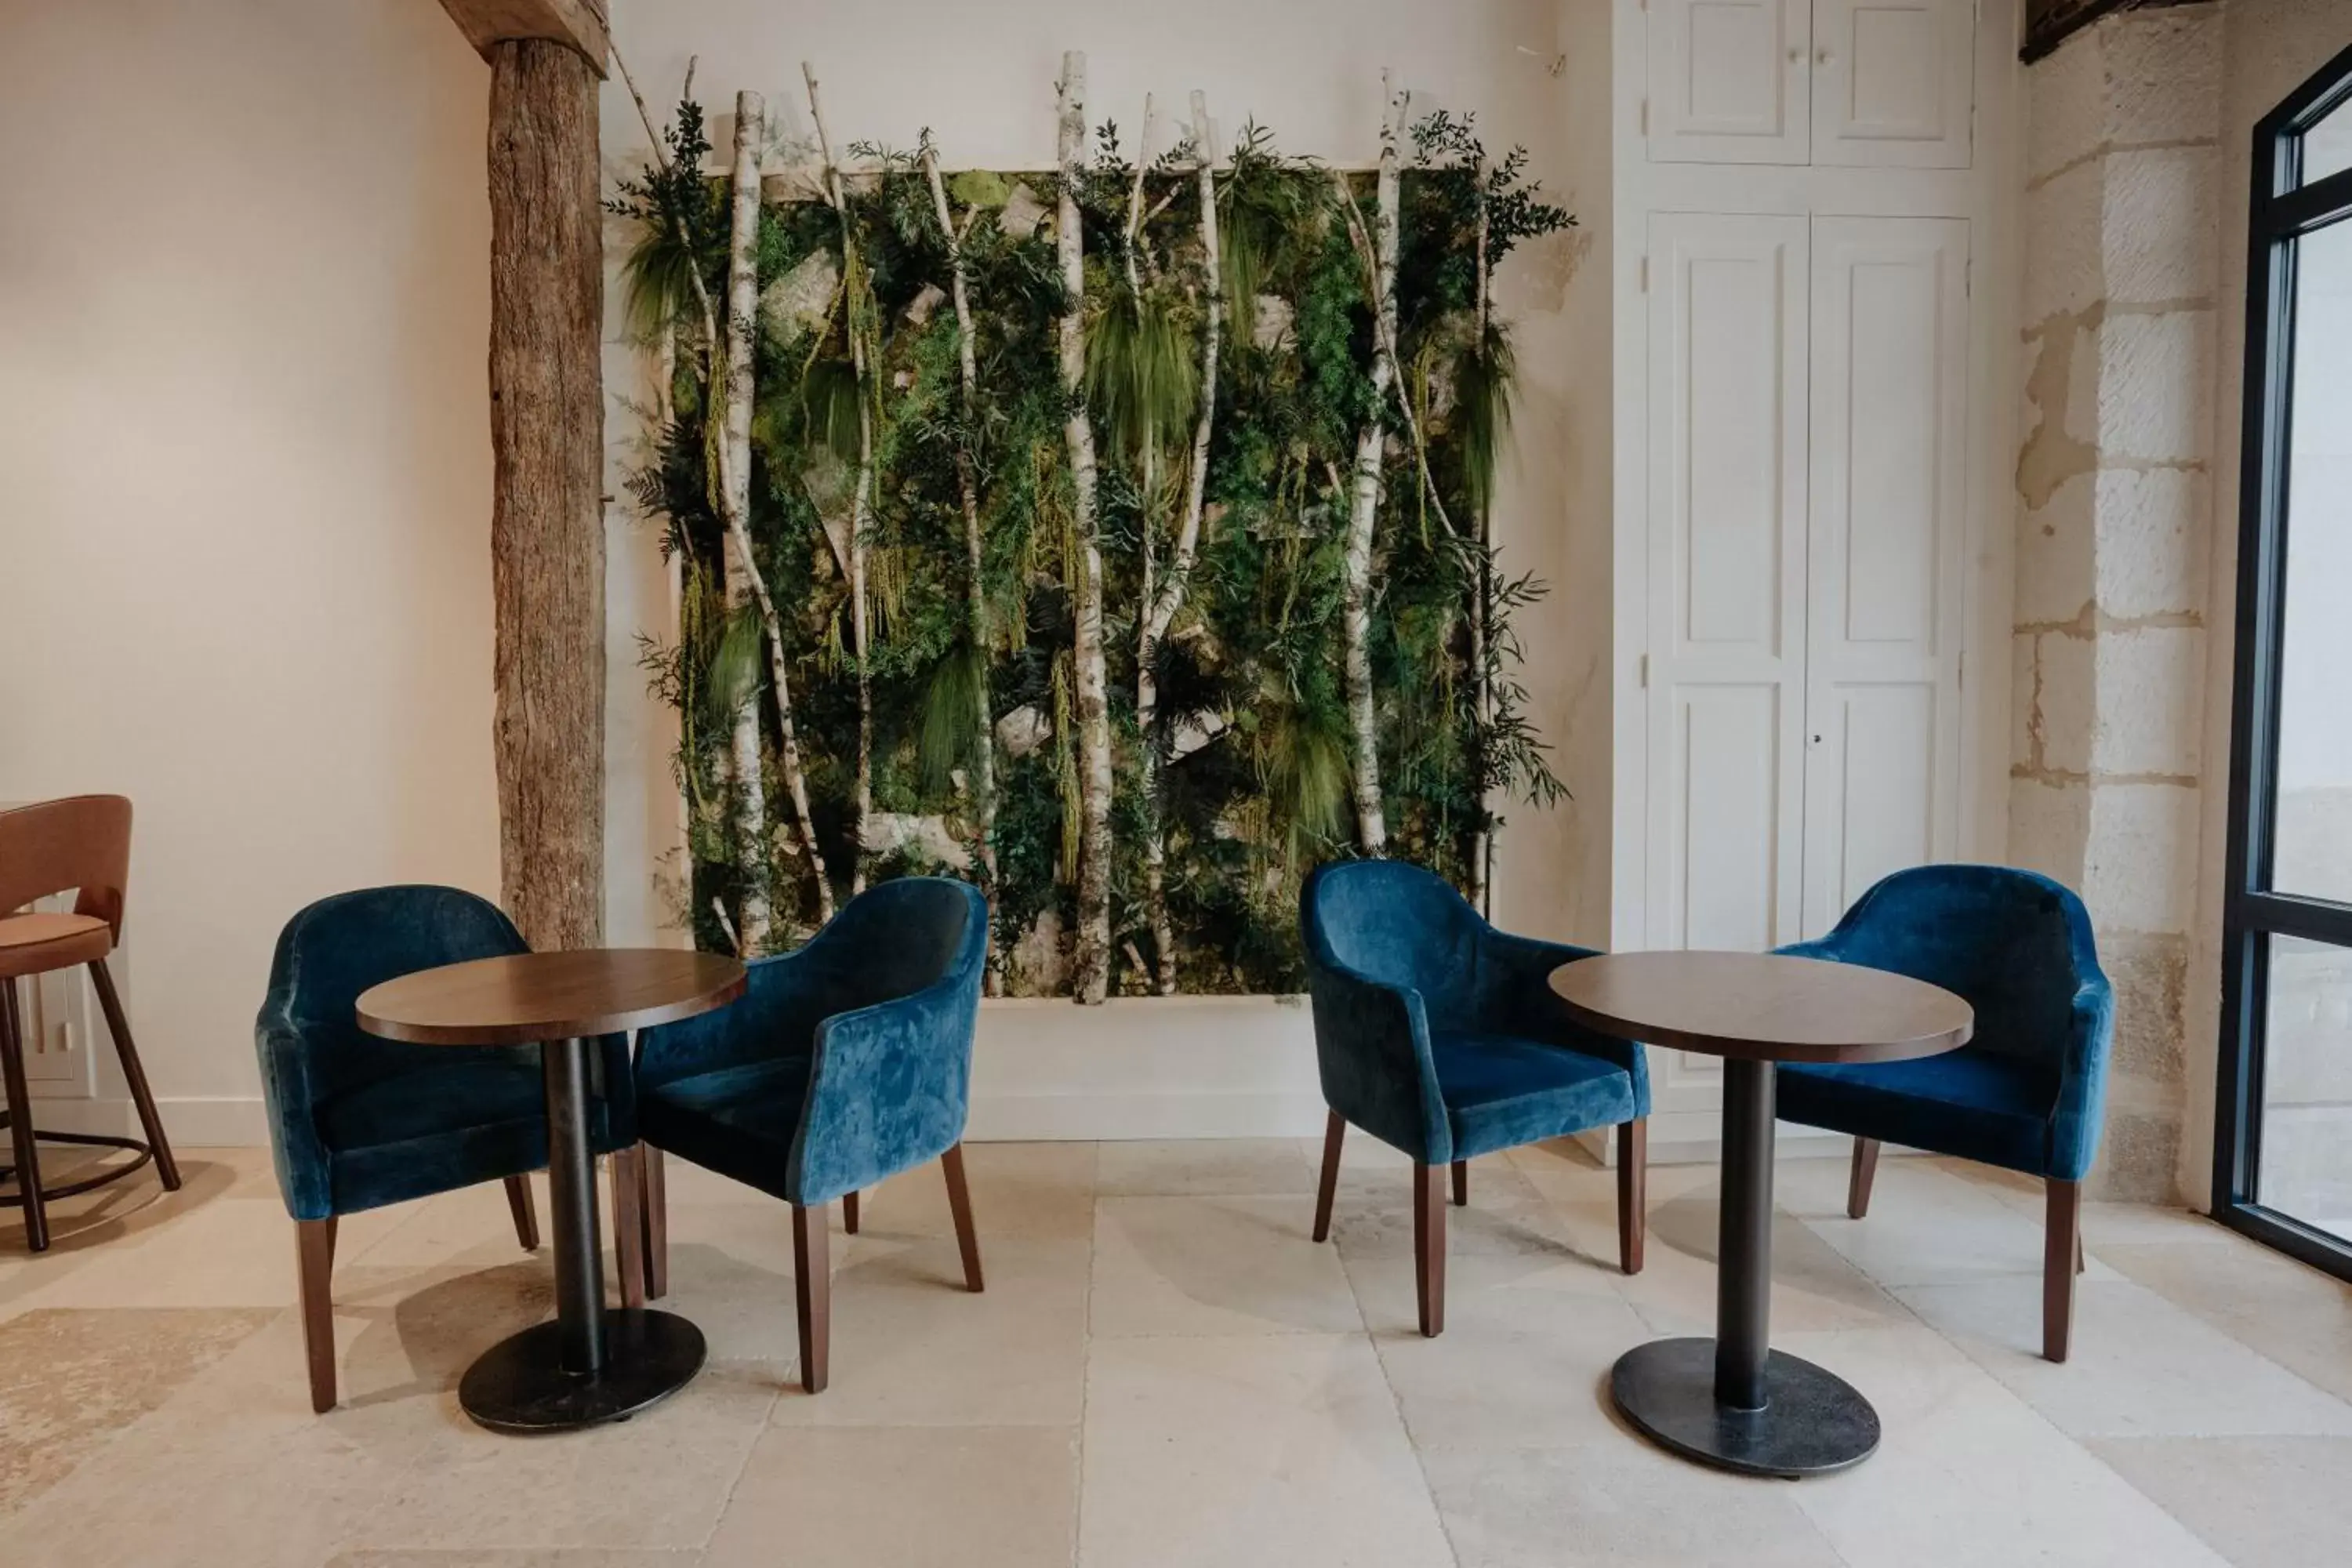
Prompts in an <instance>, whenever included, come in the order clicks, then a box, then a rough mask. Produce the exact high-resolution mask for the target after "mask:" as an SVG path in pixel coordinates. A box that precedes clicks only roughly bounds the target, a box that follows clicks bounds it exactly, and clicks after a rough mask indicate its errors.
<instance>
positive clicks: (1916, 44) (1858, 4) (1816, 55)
mask: <svg viewBox="0 0 2352 1568" xmlns="http://www.w3.org/2000/svg"><path fill="white" fill-rule="evenodd" d="M1812 23H1813V37H1812V51H1813V60H1812V65H1813V68H1812V83H1811V98H1812V121H1813V146H1812V161H1813V162H1814V163H1823V164H1845V165H1863V166H1881V167H1889V166H1891V167H1902V168H1915V169H1964V168H1966V167H1968V164H1969V124H1970V118H1971V111H1972V107H1973V106H1972V104H1971V102H1970V89H1971V84H1972V80H1973V63H1974V57H1975V53H1976V49H1975V32H1976V0H1813V16H1812Z"/></svg>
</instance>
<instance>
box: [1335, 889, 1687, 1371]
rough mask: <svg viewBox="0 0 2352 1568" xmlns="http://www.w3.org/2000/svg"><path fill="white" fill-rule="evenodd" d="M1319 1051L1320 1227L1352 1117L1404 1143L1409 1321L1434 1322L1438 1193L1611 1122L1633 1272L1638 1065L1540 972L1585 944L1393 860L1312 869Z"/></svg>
mask: <svg viewBox="0 0 2352 1568" xmlns="http://www.w3.org/2000/svg"><path fill="white" fill-rule="evenodd" d="M1299 931H1300V936H1301V939H1302V942H1303V945H1304V946H1305V948H1306V952H1307V984H1308V989H1309V991H1310V992H1311V994H1312V999H1313V1003H1314V1009H1315V1052H1316V1060H1317V1063H1318V1067H1319V1068H1320V1069H1321V1074H1322V1079H1323V1099H1324V1101H1325V1103H1327V1104H1328V1106H1329V1107H1330V1111H1331V1115H1330V1121H1329V1123H1328V1127H1327V1129H1326V1131H1325V1133H1324V1139H1323V1174H1322V1182H1321V1184H1320V1185H1319V1186H1318V1190H1317V1194H1316V1200H1315V1239H1316V1240H1317V1241H1322V1240H1325V1239H1326V1238H1328V1237H1329V1235H1330V1233H1331V1201H1332V1196H1333V1194H1334V1193H1335V1191H1336V1190H1337V1187H1338V1183H1339V1147H1340V1142H1341V1140H1342V1139H1343V1138H1344V1137H1345V1136H1346V1132H1347V1128H1348V1126H1349V1123H1351V1122H1352V1123H1353V1124H1354V1125H1356V1126H1358V1127H1360V1128H1361V1129H1363V1130H1364V1131H1367V1132H1369V1133H1370V1134H1371V1135H1372V1136H1373V1137H1375V1138H1378V1139H1379V1140H1381V1142H1384V1143H1388V1144H1391V1145H1392V1146H1393V1147H1395V1148H1397V1149H1399V1150H1402V1152H1405V1153H1407V1154H1409V1155H1411V1156H1412V1160H1413V1163H1414V1171H1413V1205H1412V1212H1413V1255H1414V1258H1415V1260H1416V1265H1417V1268H1416V1273H1417V1277H1418V1285H1419V1292H1420V1316H1421V1331H1422V1332H1423V1334H1429V1335H1434V1334H1437V1333H1439V1332H1441V1331H1444V1326H1445V1205H1444V1198H1443V1194H1441V1193H1440V1191H1439V1188H1438V1184H1437V1183H1438V1173H1439V1172H1440V1171H1442V1170H1444V1169H1445V1168H1446V1167H1447V1166H1449V1165H1450V1166H1452V1168H1453V1175H1454V1203H1455V1204H1456V1205H1461V1204H1465V1203H1467V1202H1468V1201H1469V1185H1468V1180H1469V1177H1468V1171H1469V1166H1468V1162H1469V1161H1470V1160H1471V1159H1472V1158H1473V1157H1474V1156H1475V1155H1479V1154H1486V1153H1491V1152H1494V1151H1496V1150H1499V1149H1509V1148H1513V1147H1516V1146H1517V1145H1518V1144H1521V1143H1532V1142H1537V1141H1538V1140H1539V1139H1544V1138H1556V1137H1559V1136H1561V1135H1562V1134H1565V1133H1570V1132H1582V1131H1587V1130H1589V1129H1591V1128H1595V1127H1611V1126H1613V1127H1615V1128H1616V1129H1617V1130H1618V1145H1617V1147H1618V1165H1617V1239H1618V1249H1619V1264H1620V1266H1621V1267H1622V1268H1623V1269H1624V1271H1625V1272H1626V1273H1628V1274H1633V1273H1638V1272H1640V1270H1641V1268H1642V1241H1643V1215H1642V1184H1643V1162H1644V1159H1645V1146H1646V1139H1645V1137H1644V1133H1645V1131H1646V1129H1647V1126H1648V1122H1647V1121H1646V1118H1647V1117H1648V1116H1649V1113H1650V1078H1649V1069H1648V1068H1647V1066H1646V1064H1645V1063H1644V1061H1643V1052H1642V1047H1640V1046H1638V1045H1635V1044H1633V1043H1631V1042H1629V1041H1623V1040H1612V1039H1608V1038H1606V1037H1602V1036H1600V1035H1596V1034H1593V1033H1592V1032H1591V1031H1590V1030H1588V1029H1586V1028H1584V1027H1582V1026H1580V1025H1578V1024H1577V1023H1575V1022H1573V1021H1572V1020H1571V1019H1570V1017H1569V1016H1568V1014H1567V1011H1566V1009H1565V1008H1564V1007H1562V1006H1561V1005H1560V1004H1559V999H1558V997H1556V996H1555V995H1554V994H1553V993H1552V989H1551V986H1550V984H1549V980H1550V975H1551V973H1552V971H1553V970H1555V969H1557V968H1559V966H1560V965H1561V964H1563V963H1571V962H1573V961H1574V960H1577V959H1580V958H1590V957H1591V956H1592V954H1591V952H1590V951H1589V950H1588V949H1585V948H1580V947H1568V946H1564V945H1561V944H1559V943H1557V942H1537V941H1535V940H1533V939H1532V938H1529V937H1523V936H1513V935H1511V934H1510V933H1508V932H1507V931H1497V930H1496V929H1495V928H1494V927H1493V926H1491V925H1489V924H1487V923H1486V921H1484V920H1482V919H1481V918H1479V915H1478V913H1477V911H1476V910H1473V909H1472V908H1471V907H1470V905H1469V904H1468V903H1467V902H1465V900H1464V899H1463V898H1462V895H1461V894H1459V893H1457V892H1455V891H1454V889H1453V888H1452V887H1451V886H1450V885H1448V884H1447V883H1446V881H1445V880H1444V879H1443V878H1441V877H1438V876H1436V875H1434V874H1433V873H1432V872H1429V871H1425V870H1423V869H1422V868H1420V867H1417V866H1412V865H1407V864H1405V863H1404V862H1402V861H1399V860H1350V861H1342V862H1339V863H1335V864H1332V865H1328V866H1324V867H1321V868H1318V869H1317V870H1316V871H1315V872H1314V873H1313V874H1311V875H1310V876H1309V877H1308V878H1307V885H1306V887H1305V889H1303V890H1302V891H1301V893H1300V895H1299Z"/></svg>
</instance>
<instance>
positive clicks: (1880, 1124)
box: [1779, 1046, 2058, 1175]
mask: <svg viewBox="0 0 2352 1568" xmlns="http://www.w3.org/2000/svg"><path fill="white" fill-rule="evenodd" d="M2057 1101H2058V1075H2057V1072H2056V1069H2055V1068H2053V1067H2050V1066H2045V1065H2044V1064H2042V1063H2041V1062H2037V1061H2033V1060H2031V1059H2028V1058H2022V1057H2017V1056H2010V1055H2004V1054H2001V1053H2000V1052H1998V1051H1993V1050H1986V1049H1980V1048H1979V1047H1974V1046H1963V1047H1961V1048H1960V1049H1958V1050H1957V1051H1947V1052H1945V1053H1944V1054H1943V1055H1941V1056H1934V1057H1921V1058H1916V1060H1912V1061H1905V1062H1876V1063H1871V1064H1867V1065H1833V1064H1813V1063H1790V1065H1788V1066H1785V1067H1783V1068H1781V1069H1780V1107H1779V1109H1780V1114H1781V1115H1782V1116H1784V1117H1787V1118H1788V1119H1789V1120H1790V1121H1801V1122H1804V1123H1806V1124H1807V1125H1809V1126H1813V1127H1826V1128H1828V1129H1829V1130H1831V1131H1833V1132H1850V1133H1852V1134H1853V1135H1854V1136H1855V1137H1857V1138H1876V1139H1882V1140H1884V1141H1885V1142H1890V1143H1900V1144H1903V1145H1905V1146H1906V1147H1907V1148H1912V1149H1926V1150H1928V1151H1931V1152H1935V1153H1938V1154H1951V1155H1955V1156H1957V1157H1958V1158H1960V1159H1963V1160H1977V1161H1980V1162H1982V1163H1985V1164H1988V1165H2000V1166H2001V1167H2003V1168H2005V1169H2008V1170H2011V1171H2023V1172H2026V1173H2029V1174H2032V1175H2046V1174H2048V1173H2050V1155H2051V1151H2050V1126H2051V1112H2052V1111H2053V1109H2054V1108H2055V1107H2056V1105H2057Z"/></svg>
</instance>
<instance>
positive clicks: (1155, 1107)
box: [37, 996, 1323, 1148]
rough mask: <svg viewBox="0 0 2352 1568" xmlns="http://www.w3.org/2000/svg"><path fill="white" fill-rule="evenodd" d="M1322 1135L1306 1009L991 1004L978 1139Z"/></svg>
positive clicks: (1196, 999)
mask: <svg viewBox="0 0 2352 1568" xmlns="http://www.w3.org/2000/svg"><path fill="white" fill-rule="evenodd" d="M37 1104H38V1107H39V1110H38V1121H39V1125H41V1126H42V1127H45V1128H50V1129H54V1130H55V1131H59V1132H104V1133H112V1134H115V1135H117V1136H123V1137H131V1136H136V1135H137V1132H138V1129H139V1119H138V1116H137V1115H136V1113H135V1112H134V1111H133V1110H132V1109H131V1101H130V1100H127V1099H105V1100H81V1099H74V1100H65V1099H59V1100H39V1101H37ZM156 1108H157V1110H160V1111H162V1113H163V1127H164V1130H165V1131H167V1132H169V1133H170V1134H171V1138H172V1141H173V1142H174V1143H177V1144H184V1145H186V1146H187V1147H189V1148H205V1147H216V1146H263V1145H267V1144H268V1142H269V1125H268V1117H267V1116H266V1115H265V1113H264V1111H263V1110H262V1104H261V1098H260V1096H258V1095H245V1096H205V1097H186V1098H181V1099H170V1098H166V1099H163V1100H159V1101H158V1102H157V1107H156ZM1321 1131H1323V1090H1322V1085H1321V1081H1320V1079H1318V1077H1317V1076H1316V1071H1315V1029H1314V1021H1313V1019H1312V1018H1311V1017H1310V1016H1308V1013H1307V1005H1306V1002H1305V999H1304V998H1296V997H1276V996H1173V997H1152V998H1144V997H1118V998H1115V999H1113V1000H1111V1001H1109V1002H1108V1003H1105V1004H1104V1005H1102V1006H1099V1007H1080V1006H1077V1005H1074V1004H1072V1003H1069V1002H1060V1001H1044V1000H1037V1001H1033V1000H1029V999H1026V998H1018V999H1006V1000H1003V1001H991V1002H985V1003H982V1005H981V1011H980V1035H979V1038H978V1040H977V1042H976V1044H975V1045H974V1047H973V1052H972V1085H971V1120H970V1121H969V1122H968V1123H967V1133H966V1135H967V1136H968V1137H970V1138H971V1141H972V1142H1012V1141H1030V1140H1039V1141H1044V1140H1089V1141H1090V1140H1094V1139H1113V1140H1117V1139H1132V1138H1290V1137H1298V1138H1308V1137H1314V1136H1316V1135H1317V1134H1319V1133H1320V1132H1321Z"/></svg>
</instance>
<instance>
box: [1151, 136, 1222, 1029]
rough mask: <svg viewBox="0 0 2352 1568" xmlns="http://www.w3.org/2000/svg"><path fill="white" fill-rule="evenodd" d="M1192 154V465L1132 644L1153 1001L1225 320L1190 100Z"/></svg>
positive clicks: (1166, 931)
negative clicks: (1164, 763)
mask: <svg viewBox="0 0 2352 1568" xmlns="http://www.w3.org/2000/svg"><path fill="white" fill-rule="evenodd" d="M1192 148H1193V153H1194V155H1195V157H1196V158H1197V160H1198V163H1197V165H1196V169H1195V178H1196V179H1197V180H1198V182H1199V186H1200V199H1201V250H1202V260H1203V265H1204V268H1205V269H1206V272H1207V275H1208V282H1207V289H1208V307H1209V308H1208V311H1207V318H1206V321H1205V322H1204V324H1203V326H1202V333H1201V413H1200V417H1199V418H1198V419H1197V420H1195V421H1194V423H1193V426H1192V468H1191V471H1190V472H1189V473H1188V474H1187V475H1186V476H1185V484H1184V513H1183V516H1182V518H1181V520H1180V521H1178V523H1177V525H1176V545H1175V550H1174V552H1172V553H1171V555H1170V557H1169V562H1168V571H1167V574H1166V575H1165V576H1163V577H1161V578H1160V581H1159V584H1158V585H1157V587H1156V588H1155V587H1153V586H1151V585H1150V579H1149V578H1147V579H1146V588H1145V595H1144V598H1145V607H1144V615H1143V629H1142V634H1141V636H1140V637H1138V638H1137V647H1136V675H1135V719H1136V730H1137V731H1138V733H1139V734H1140V735H1141V736H1142V738H1143V790H1144V805H1145V810H1146V813H1147V816H1146V821H1147V824H1148V826H1147V829H1146V833H1147V837H1146V838H1145V840H1144V847H1143V873H1144V896H1145V898H1146V899H1147V900H1148V901H1149V903H1150V916H1151V941H1152V945H1153V947H1154V948H1155V949H1156V950H1157V954H1158V957H1159V961H1160V968H1159V978H1160V994H1161V995H1162V996H1172V995H1174V994H1176V933H1175V929H1174V927H1173V926H1172V924H1171V922H1170V921H1169V918H1168V889H1167V882H1168V827H1167V823H1166V821H1165V819H1164V818H1163V816H1161V813H1160V746H1159V741H1158V737H1157V736H1156V735H1155V734H1154V733H1153V731H1154V729H1155V727H1156V725H1157V722H1158V720H1159V714H1160V677H1159V671H1158V669H1157V668H1156V666H1157V664H1158V660H1159V655H1160V642H1161V640H1162V639H1163V638H1165V637H1167V636H1168V628H1169V626H1171V625H1172V624H1173V623H1174V621H1175V619H1176V612H1177V611H1178V610H1180V609H1181V608H1182V607H1183V604H1184V591H1185V586H1186V584H1188V582H1189V581H1190V580H1191V578H1192V562H1193V559H1194V557H1195V555H1196V554H1197V553H1198V552H1199V550H1200V545H1201V519H1202V514H1203V512H1204V511H1205V510H1206V506H1207V500H1208V481H1209V441H1210V437H1212V436H1213V434H1214V433H1215V430H1216V417H1217V358H1218V353H1219V352H1220V350H1221V348H1222V346H1223V343H1222V339H1223V333H1224V324H1225V321H1224V317H1225V285H1224V262H1223V251H1222V250H1221V249H1220V247H1219V246H1218V242H1217V176H1216V154H1215V153H1214V151H1213V143H1212V142H1211V141H1210V132H1209V100H1208V98H1207V95H1206V94H1204V93H1202V92H1199V91H1197V90H1196V91H1195V92H1194V93H1193V94H1192Z"/></svg>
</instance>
